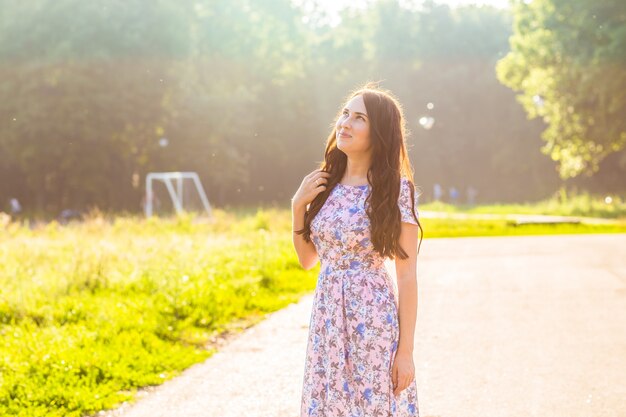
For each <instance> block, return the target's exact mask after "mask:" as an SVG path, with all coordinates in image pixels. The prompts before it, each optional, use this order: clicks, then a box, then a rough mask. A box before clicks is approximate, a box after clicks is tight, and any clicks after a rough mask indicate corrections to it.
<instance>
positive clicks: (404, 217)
mask: <svg viewBox="0 0 626 417" xmlns="http://www.w3.org/2000/svg"><path fill="white" fill-rule="evenodd" d="M413 193H414V197H413V199H414V201H415V215H416V216H417V217H418V218H419V213H418V211H417V192H416V191H415V188H414V189H413ZM398 207H400V220H401V221H403V222H405V223H411V224H417V222H416V221H415V218H414V217H413V214H412V205H411V183H410V182H409V180H408V179H407V178H405V177H402V178H401V180H400V196H399V197H398Z"/></svg>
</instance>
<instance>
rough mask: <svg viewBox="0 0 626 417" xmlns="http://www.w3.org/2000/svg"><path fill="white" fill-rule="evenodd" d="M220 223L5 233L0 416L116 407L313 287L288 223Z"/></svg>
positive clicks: (138, 223)
mask: <svg viewBox="0 0 626 417" xmlns="http://www.w3.org/2000/svg"><path fill="white" fill-rule="evenodd" d="M215 214H216V217H217V220H216V222H214V223H212V224H207V223H194V221H193V219H192V218H191V217H190V216H187V217H182V218H180V219H178V220H165V221H164V220H157V219H151V220H147V221H146V220H137V219H128V218H118V219H116V220H115V221H114V222H112V223H109V222H106V221H102V219H93V220H91V221H88V222H86V223H84V224H72V225H70V226H68V227H63V226H59V225H57V224H56V223H51V224H49V225H48V226H47V227H45V228H42V229H39V230H37V229H34V230H29V229H28V228H27V227H19V226H18V225H16V224H14V223H12V224H9V225H7V226H6V227H5V228H4V230H3V229H2V228H1V226H0V338H1V339H2V344H1V345H0V375H1V376H0V415H17V416H29V417H36V416H81V415H89V414H95V413H96V412H97V411H98V410H101V409H106V408H110V407H113V406H115V405H116V404H117V403H119V402H121V401H124V400H129V399H131V398H132V397H133V394H134V393H135V391H136V389H137V388H139V387H143V386H146V385H155V384H160V383H162V382H163V381H164V380H167V379H169V378H171V377H173V376H175V375H176V374H178V373H179V372H180V371H181V370H183V369H185V368H186V367H188V366H190V365H192V364H193V363H196V362H200V361H202V360H204V359H206V358H207V357H209V356H210V355H212V354H213V353H214V348H212V347H211V345H210V343H208V341H209V340H211V339H212V338H213V337H214V336H215V335H216V334H217V333H219V332H222V331H226V330H230V331H237V330H238V329H242V328H245V327H246V326H249V325H250V324H252V323H255V322H257V321H259V320H261V319H262V318H263V314H264V313H267V312H271V311H275V310H277V309H280V308H282V307H284V306H286V305H287V304H289V303H290V302H294V301H297V300H298V299H299V298H300V296H301V295H302V294H304V293H306V292H310V291H311V290H312V289H313V288H314V287H315V279H316V273H315V271H313V270H312V271H303V270H302V269H301V268H300V267H299V264H298V263H297V258H296V257H295V256H294V253H293V248H292V246H291V233H284V230H285V225H284V224H283V223H284V219H283V218H280V217H276V216H274V219H273V218H272V216H271V214H272V213H269V212H265V211H259V212H258V213H257V214H256V215H254V216H249V217H246V218H245V219H240V220H237V219H233V218H232V217H231V216H228V215H227V214H226V213H224V212H221V211H216V213H215ZM288 227H289V226H288V225H287V228H288ZM287 231H288V230H287Z"/></svg>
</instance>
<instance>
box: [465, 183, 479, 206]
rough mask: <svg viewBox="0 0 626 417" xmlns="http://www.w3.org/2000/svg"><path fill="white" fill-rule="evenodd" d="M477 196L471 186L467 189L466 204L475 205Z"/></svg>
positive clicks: (476, 191)
mask: <svg viewBox="0 0 626 417" xmlns="http://www.w3.org/2000/svg"><path fill="white" fill-rule="evenodd" d="M477 194H478V190H477V189H476V188H474V187H472V186H471V185H470V186H468V187H467V204H469V205H470V206H473V205H474V204H476V195H477Z"/></svg>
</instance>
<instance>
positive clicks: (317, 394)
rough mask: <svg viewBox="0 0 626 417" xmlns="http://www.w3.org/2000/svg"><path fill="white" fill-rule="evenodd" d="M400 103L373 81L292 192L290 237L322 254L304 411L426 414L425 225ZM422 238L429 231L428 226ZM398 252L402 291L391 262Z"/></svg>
mask: <svg viewBox="0 0 626 417" xmlns="http://www.w3.org/2000/svg"><path fill="white" fill-rule="evenodd" d="M411 177H412V168H411V164H410V161H409V159H408V156H407V151H406V146H405V126H404V117H403V115H402V108H401V106H400V104H399V103H398V101H397V99H395V98H394V97H393V95H392V94H391V93H390V92H389V91H386V90H382V89H380V88H378V87H376V86H375V85H374V84H371V83H368V84H366V85H365V86H364V87H363V88H361V89H358V90H356V91H354V92H353V93H352V94H351V95H350V97H349V99H348V100H347V103H346V104H345V106H344V107H343V108H342V110H341V111H340V112H339V114H338V117H337V121H336V124H335V127H334V129H333V131H332V133H331V134H330V136H329V137H328V140H327V144H326V152H325V160H324V162H323V163H322V165H321V167H320V169H317V170H315V171H313V172H311V173H310V174H309V175H307V176H306V177H305V178H304V180H303V181H302V184H301V185H300V188H299V189H298V191H297V192H296V194H295V195H294V197H293V198H292V214H293V230H294V235H293V244H294V247H295V249H296V252H297V254H298V260H299V261H300V264H301V265H302V267H303V268H305V269H310V268H312V267H313V266H315V264H317V261H318V259H319V260H320V261H321V269H320V274H319V276H318V281H317V287H316V289H315V296H314V302H313V309H312V312H311V319H310V327H309V339H308V345H307V351H306V362H305V370H304V384H303V390H302V403H301V416H302V417H305V416H306V417H308V416H318V417H349V416H350V417H352V416H359V417H375V416H385V417H387V416H394V417H405V416H419V410H418V403H417V387H416V382H415V366H414V363H413V339H414V334H415V321H416V315H417V273H416V269H417V268H416V257H417V254H418V253H419V247H417V237H418V228H420V229H421V225H420V223H419V221H418V215H417V212H416V208H415V201H416V196H415V188H414V186H413V183H412V180H411ZM422 235H423V230H422ZM385 258H391V259H395V265H396V275H397V291H396V288H395V286H394V282H393V279H392V278H391V276H390V274H389V273H388V272H387V269H386V268H385V265H384V261H385Z"/></svg>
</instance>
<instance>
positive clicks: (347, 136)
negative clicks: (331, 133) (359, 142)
mask: <svg viewBox="0 0 626 417" xmlns="http://www.w3.org/2000/svg"><path fill="white" fill-rule="evenodd" d="M339 136H341V137H342V138H350V137H352V136H350V135H348V134H347V133H339Z"/></svg>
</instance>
